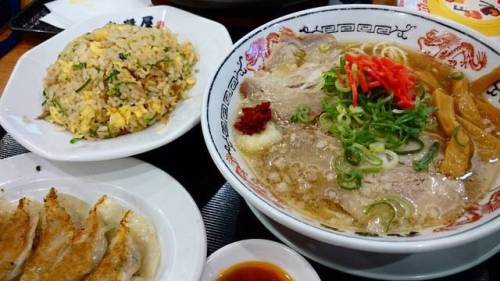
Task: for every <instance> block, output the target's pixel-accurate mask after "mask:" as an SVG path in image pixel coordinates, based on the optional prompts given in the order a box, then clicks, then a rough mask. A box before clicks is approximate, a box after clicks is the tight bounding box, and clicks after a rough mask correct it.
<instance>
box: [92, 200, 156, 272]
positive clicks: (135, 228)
mask: <svg viewBox="0 0 500 281" xmlns="http://www.w3.org/2000/svg"><path fill="white" fill-rule="evenodd" d="M101 211H102V216H103V218H104V221H105V222H106V225H108V226H110V227H111V228H118V227H119V225H120V221H121V220H122V218H123V217H124V216H125V214H126V213H127V209H125V208H124V207H123V206H121V205H120V204H119V202H117V201H115V200H113V199H109V200H106V202H104V203H103V204H102V208H101ZM127 225H128V228H129V232H130V236H131V237H132V238H133V240H134V242H135V243H136V245H137V248H138V250H139V252H140V255H141V257H142V259H141V266H140V267H139V270H138V271H137V272H136V273H135V274H134V276H133V278H132V280H133V281H153V280H155V276H156V271H157V269H158V265H159V262H160V242H159V241H158V236H157V234H156V229H155V227H154V225H153V224H152V223H150V222H149V221H148V220H147V219H145V218H144V217H142V216H140V215H138V214H137V213H135V212H129V214H128V215H127Z"/></svg>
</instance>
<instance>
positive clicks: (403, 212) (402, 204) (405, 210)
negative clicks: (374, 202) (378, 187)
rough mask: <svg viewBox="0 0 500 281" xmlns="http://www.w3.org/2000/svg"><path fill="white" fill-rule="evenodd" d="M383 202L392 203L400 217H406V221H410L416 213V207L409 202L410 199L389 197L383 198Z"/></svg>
mask: <svg viewBox="0 0 500 281" xmlns="http://www.w3.org/2000/svg"><path fill="white" fill-rule="evenodd" d="M382 201H385V202H389V203H391V204H392V205H393V206H394V207H396V209H397V210H398V211H397V215H398V217H399V216H401V217H404V218H405V219H409V218H411V217H412V216H413V214H414V213H415V207H414V205H413V204H412V203H411V202H410V201H408V199H406V198H404V197H401V196H398V195H388V196H384V198H382Z"/></svg>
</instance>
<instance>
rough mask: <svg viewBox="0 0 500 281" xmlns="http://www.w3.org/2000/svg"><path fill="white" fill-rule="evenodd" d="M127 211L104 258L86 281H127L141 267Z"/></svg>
mask: <svg viewBox="0 0 500 281" xmlns="http://www.w3.org/2000/svg"><path fill="white" fill-rule="evenodd" d="M130 214H131V211H128V212H127V213H126V214H125V216H124V217H123V219H122V220H121V222H120V226H119V227H118V229H117V230H116V233H115V234H114V236H113V238H112V240H111V243H110V245H109V248H108V250H107V251H106V254H105V255H104V258H103V259H102V260H101V262H100V263H99V264H98V265H97V267H96V268H95V269H94V271H93V272H92V273H91V274H90V276H89V277H88V278H87V281H129V280H130V279H131V278H132V276H133V275H134V273H135V272H137V270H139V267H140V266H141V253H140V251H139V249H138V248H137V245H136V243H135V241H134V239H132V236H131V234H130V229H129V226H128V218H129V215H130Z"/></svg>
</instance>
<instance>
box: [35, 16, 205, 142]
mask: <svg viewBox="0 0 500 281" xmlns="http://www.w3.org/2000/svg"><path fill="white" fill-rule="evenodd" d="M196 61H197V55H196V53H195V52H194V50H193V47H192V45H191V43H189V42H188V43H179V42H177V38H176V37H175V35H173V34H172V33H170V32H169V31H167V30H163V29H156V28H142V27H137V26H133V25H126V24H112V23H110V24H107V25H106V26H104V27H102V28H99V29H97V30H94V31H93V32H90V33H86V34H84V35H82V36H80V37H78V38H76V39H74V40H73V41H71V42H70V43H69V44H68V45H67V46H66V47H65V48H64V50H63V51H62V53H60V54H59V56H58V58H57V60H56V62H55V63H54V64H53V65H51V66H50V67H49V69H48V71H47V75H46V77H45V80H44V92H43V96H44V102H43V104H42V106H43V108H44V112H43V114H42V115H41V118H43V119H45V120H47V121H49V122H52V123H55V124H58V125H61V126H63V127H64V128H66V129H67V130H69V131H71V132H72V133H73V134H74V135H75V138H74V139H73V140H77V139H88V140H94V139H102V138H111V137H115V136H118V135H122V134H127V133H131V132H136V131H140V130H142V129H144V128H146V127H148V126H151V125H153V124H154V123H156V122H157V121H159V120H164V119H166V118H167V117H168V115H169V113H170V112H171V111H172V110H173V109H174V107H175V105H176V103H177V102H178V101H179V100H181V99H182V98H184V97H185V96H186V92H187V90H188V89H189V88H190V87H192V86H193V85H194V84H195V82H196V81H195V79H194V77H193V66H194V64H195V63H196Z"/></svg>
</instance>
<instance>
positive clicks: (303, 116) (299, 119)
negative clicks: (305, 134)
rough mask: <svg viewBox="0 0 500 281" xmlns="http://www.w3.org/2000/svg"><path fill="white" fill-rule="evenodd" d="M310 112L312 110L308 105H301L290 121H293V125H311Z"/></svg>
mask: <svg viewBox="0 0 500 281" xmlns="http://www.w3.org/2000/svg"><path fill="white" fill-rule="evenodd" d="M310 110H311V109H310V108H309V106H307V105H300V106H299V107H297V109H296V110H295V113H294V114H293V115H292V117H291V118H290V121H292V122H293V123H303V124H307V123H309V112H310Z"/></svg>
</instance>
